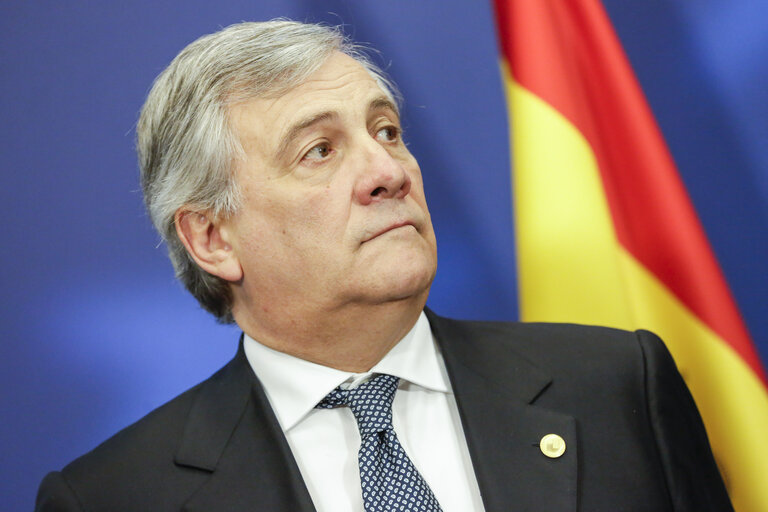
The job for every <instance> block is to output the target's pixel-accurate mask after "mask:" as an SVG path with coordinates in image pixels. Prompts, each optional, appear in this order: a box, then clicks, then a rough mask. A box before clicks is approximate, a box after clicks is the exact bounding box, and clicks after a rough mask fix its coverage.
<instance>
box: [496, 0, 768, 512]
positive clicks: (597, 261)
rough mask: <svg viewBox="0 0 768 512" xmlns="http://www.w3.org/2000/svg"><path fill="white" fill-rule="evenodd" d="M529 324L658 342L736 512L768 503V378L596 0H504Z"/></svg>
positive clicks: (524, 308)
mask: <svg viewBox="0 0 768 512" xmlns="http://www.w3.org/2000/svg"><path fill="white" fill-rule="evenodd" d="M495 6H496V14H497V23H498V29H499V39H500V48H501V52H502V75H503V80H504V85H505V90H506V95H507V102H508V106H509V115H510V132H511V140H510V142H511V145H512V161H513V173H512V174H513V178H512V183H513V198H514V215H515V230H516V239H517V250H518V273H519V283H520V290H519V294H520V308H521V312H520V313H521V314H520V316H521V319H523V320H526V321H565V322H578V323H593V324H601V325H608V326H613V327H620V328H625V329H637V328H645V329H650V330H653V331H655V332H656V333H658V334H659V335H660V336H661V337H662V338H663V339H664V340H665V341H666V343H667V345H668V346H669V349H670V351H671V352H672V354H673V356H674V358H675V361H676V363H677V365H678V368H679V369H680V371H681V373H682V374H683V376H684V378H685V380H686V382H687V383H688V386H689V388H690V389H691V392H692V394H693V396H694V398H695V400H696V403H697V405H698V406H699V409H700V411H701V413H702V416H703V418H704V423H705V425H706V427H707V431H708V433H709V436H710V442H711V444H712V448H713V451H714V453H715V457H716V459H717V461H718V464H719V466H720V468H721V471H722V473H723V476H724V479H725V481H726V485H727V487H728V490H729V493H730V495H731V499H732V500H733V503H734V507H735V508H736V510H737V511H738V512H758V511H765V510H768V487H767V486H766V485H765V477H766V475H768V440H766V438H765V429H766V427H768V386H767V385H766V383H768V380H766V374H765V369H764V368H763V367H762V364H761V362H760V359H759V357H758V355H757V352H756V350H755V347H754V344H753V342H752V339H751V338H750V335H749V332H748V331H747V329H746V326H745V324H744V321H743V320H742V318H741V315H740V313H739V310H738V307H737V305H736V302H735V301H734V299H733V297H732V295H731V293H730V291H729V288H728V285H727V283H726V280H725V278H724V276H723V273H722V271H721V270H720V267H719V265H718V263H717V260H716V258H715V255H714V253H713V251H712V249H711V247H710V245H709V242H708V241H707V238H706V235H705V233H704V230H703V228H702V226H701V223H700V222H699V219H698V216H697V214H696V211H695V209H694V207H693V205H692V203H691V201H690V199H689V197H688V194H687V191H686V189H685V186H684V184H683V182H682V180H681V179H680V176H679V174H678V171H677V168H676V166H675V163H674V161H673V159H672V156H671V154H670V152H669V150H668V148H667V146H666V143H665V142H664V139H663V136H662V134H661V131H660V130H659V128H658V126H657V124H656V121H655V120H654V117H653V113H652V112H651V110H650V107H649V106H648V104H647V102H646V100H645V98H644V96H643V93H642V90H641V88H640V86H639V84H638V82H637V80H636V78H635V76H634V73H633V71H632V68H631V66H630V64H629V61H628V60H627V58H626V56H625V54H624V52H623V49H622V47H621V44H620V42H619V40H618V38H617V36H616V34H615V32H614V30H613V27H612V25H611V23H610V20H609V19H608V16H607V14H606V13H605V10H604V9H603V6H602V5H601V3H600V1H599V0H557V1H555V0H496V1H495Z"/></svg>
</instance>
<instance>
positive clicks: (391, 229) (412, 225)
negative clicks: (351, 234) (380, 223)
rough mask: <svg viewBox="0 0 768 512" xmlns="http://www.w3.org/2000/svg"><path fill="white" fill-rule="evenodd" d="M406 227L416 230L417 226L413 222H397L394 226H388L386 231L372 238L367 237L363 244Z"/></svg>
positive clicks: (381, 231)
mask: <svg viewBox="0 0 768 512" xmlns="http://www.w3.org/2000/svg"><path fill="white" fill-rule="evenodd" d="M406 226H411V227H413V228H414V229H415V228H416V226H415V224H414V223H413V222H411V221H409V220H405V221H402V222H395V223H394V224H390V225H389V226H387V227H386V228H384V229H381V230H379V231H376V232H375V233H374V234H372V235H371V236H369V237H366V238H365V239H363V242H362V243H365V242H368V241H369V240H373V239H374V238H377V237H379V236H381V235H383V234H384V233H389V232H390V231H394V230H395V229H400V228H403V227H406Z"/></svg>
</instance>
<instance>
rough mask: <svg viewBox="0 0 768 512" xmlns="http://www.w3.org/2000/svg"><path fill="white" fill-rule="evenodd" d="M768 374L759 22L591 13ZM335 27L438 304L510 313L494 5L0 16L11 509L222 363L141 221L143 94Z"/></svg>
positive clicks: (671, 13)
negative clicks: (173, 64)
mask: <svg viewBox="0 0 768 512" xmlns="http://www.w3.org/2000/svg"><path fill="white" fill-rule="evenodd" d="M604 3H605V5H606V8H607V10H608V12H609V14H610V16H611V18H612V20H613V22H614V24H615V26H616V28H617V31H618V33H619V36H620V38H621V40H622V42H623V44H624V46H625V49H626V51H627V53H628V55H629V58H630V60H631V62H632V64H633V66H634V67H635V70H636V72H637V74H638V77H639V79H640V82H641V83H642V85H643V88H644V90H645V92H646V94H647V96H648V99H649V101H650V103H651V106H652V108H653V110H654V112H655V114H656V116H657V118H658V120H659V123H660V125H661V128H662V131H663V132H664V135H665V137H666V138H667V141H668V143H669V145H670V148H671V150H672V153H673V155H674V157H675V160H676V162H677V164H678V166H679V168H680V172H681V174H682V176H683V179H684V181H685V183H686V185H687V187H688V189H689V192H690V194H691V197H692V199H693V202H694V204H695V205H696V207H697V210H698V212H699V215H700V217H701V219H702V222H703V223H704V226H705V229H706V231H707V234H708V235H709V237H710V240H711V242H712V244H713V247H714V249H715V252H716V253H717V256H718V258H719V260H720V262H721V264H722V266H723V269H724V271H725V274H726V276H727V279H728V281H729V283H730V285H731V287H732V290H733V292H734V294H735V297H736V299H737V302H738V304H739V306H740V308H741V310H742V312H743V314H744V316H745V319H746V322H747V324H748V327H749V329H750V331H751V333H752V335H753V337H754V338H755V341H756V342H757V343H758V346H759V349H760V351H761V354H762V357H763V360H768V315H766V314H765V304H766V303H768V275H767V274H766V272H765V261H766V257H768V229H767V228H768V151H767V150H766V144H765V143H764V141H766V140H768V123H766V122H765V120H766V119H768V92H766V91H767V90H768V87H766V86H767V84H768V26H767V25H768V5H767V4H766V3H765V2H763V1H762V0H699V1H697V2H675V1H672V0H646V1H643V2H626V1H623V0H609V1H606V2H604ZM277 16H287V17H290V18H294V19H298V20H307V21H326V22H330V23H333V24H338V23H343V24H345V25H346V28H347V31H348V32H349V33H350V34H351V35H352V36H353V37H354V38H355V39H356V40H358V41H361V42H368V43H370V44H372V45H373V46H374V47H376V48H378V49H379V50H381V52H382V57H381V60H380V62H381V63H382V64H383V65H384V66H385V67H387V69H388V71H389V72H390V74H391V75H392V76H393V77H394V78H395V80H396V81H397V83H398V84H399V85H400V87H401V89H402V91H403V93H404V95H405V98H406V102H405V107H404V113H405V116H404V121H405V129H406V137H407V140H408V141H409V143H410V147H411V149H412V151H413V153H414V154H415V155H416V157H417V158H418V159H419V162H420V163H421V167H422V171H423V173H424V176H425V182H426V189H427V197H428V200H429V202H430V207H431V211H432V214H433V219H434V223H435V228H436V231H437V235H438V241H439V247H440V249H439V257H440V264H439V266H440V268H439V271H438V277H437V279H436V281H435V284H434V287H433V291H432V295H431V298H430V305H431V306H432V307H433V308H434V309H435V310H437V311H438V312H439V313H442V314H447V315H452V316H457V317H464V318H486V319H515V318H516V317H517V299H516V280H515V275H514V269H515V253H514V240H513V236H514V234H513V231H512V224H511V199H510V195H511V194H510V184H509V156H508V148H507V140H508V139H507V125H506V107H505V104H504V98H503V94H502V89H501V80H500V77H499V71H498V57H497V55H498V53H497V47H496V41H495V30H494V27H493V19H492V11H491V8H490V5H489V4H487V3H485V2H477V1H474V0H460V1H450V2H449V1H445V0H442V1H438V0H420V1H418V2H410V1H409V2H406V1H401V2H361V1H352V0H349V1H317V0H315V1H308V0H307V1H299V0H296V1H288V0H283V1H277V0H272V1H259V2H253V1H251V2H247V1H234V0H221V1H218V2H207V1H202V0H187V1H183V2H182V1H175V2H173V1H169V2H150V1H147V0H134V1H132V2H125V3H117V2H114V3H113V2H88V3H87V2H74V1H73V2H66V3H65V2H52V1H50V2H43V1H38V2H11V1H9V2H3V4H2V6H1V7H0V112H1V113H2V123H0V169H2V177H3V184H2V187H1V188H0V194H2V201H0V208H1V209H2V216H1V217H0V218H2V219H4V220H3V228H2V231H1V233H2V238H0V240H1V242H0V251H1V259H0V261H1V262H2V264H1V265H0V285H1V286H2V298H1V299H0V300H1V301H2V302H0V307H1V308H2V313H1V318H2V343H1V344H0V362H1V364H2V371H1V372H0V386H1V389H2V391H1V392H0V407H1V408H0V410H1V411H2V415H3V416H2V421H0V442H1V445H0V446H1V447H2V452H0V453H1V458H0V460H2V466H1V467H2V472H3V474H2V478H0V486H2V487H1V488H0V502H1V503H2V508H3V510H9V511H13V510H19V511H20V510H29V509H30V508H31V507H32V503H33V501H34V494H35V490H36V487H37V484H38V482H39V480H40V479H41V478H42V477H43V475H44V474H45V473H46V472H47V471H48V470H51V469H56V468H60V467H61V466H63V465H64V464H65V463H67V462H68V461H69V460H71V459H72V458H74V457H76V456H77V455H80V454H81V453H83V452H85V451H87V450H89V449H90V448H92V447H94V446H95V445H96V444H97V443H98V442H99V441H101V440H103V439H105V438H106V437H108V436H109V435H111V434H112V433H114V432H115V431H117V430H118V429H120V428H122V427H124V426H126V425H127V424H129V423H131V422H133V421H135V420H136V419H138V418H139V417H141V416H142V415H144V414H145V413H146V412H148V411H149V410H151V409H152V408H154V407H156V406H158V405H160V404H161V403H163V402H165V401H166V400H168V399H170V398H172V397H173V396H175V395H176V394H178V393H180V392H181V391H183V390H184V389H186V388H188V387H189V386H191V385H193V384H195V383H197V382H198V381H200V380H202V379H204V378H205V377H206V376H208V375H209V374H210V373H212V372H213V371H214V370H216V369H217V368H218V367H219V366H220V365H222V364H223V363H224V362H225V361H226V360H228V359H229V358H230V357H231V356H232V354H233V353H234V351H235V348H236V341H237V336H238V331H237V330H236V329H235V328H232V327H222V326H218V325H216V324H215V322H214V321H213V319H212V318H210V317H209V316H208V315H206V314H205V313H203V312H202V311H201V310H200V309H199V308H198V306H197V304H196V302H195V301H194V300H193V299H192V298H191V297H190V296H188V295H187V294H186V293H185V292H184V291H183V290H182V288H181V286H180V285H178V284H177V283H176V282H175V281H174V278H173V273H172V270H171V267H170V264H169V263H168V261H167V259H166V256H165V250H164V248H163V247H162V246H158V241H159V239H158V236H157V235H156V234H155V233H154V232H153V230H152V228H151V225H150V223H149V220H148V218H147V216H146V214H145V213H144V210H143V206H142V199H141V194H140V192H139V185H138V172H137V165H136V160H135V155H134V152H133V141H134V136H135V133H134V125H135V123H136V119H137V115H138V111H139V109H140V107H141V105H142V102H143V99H144V97H145V95H146V93H147V91H148V89H149V86H150V84H151V82H152V80H153V78H154V77H155V76H156V75H157V74H158V73H159V72H160V71H161V70H162V69H163V68H164V66H166V65H167V64H168V62H170V60H171V59H172V58H173V57H174V55H175V54H176V53H177V52H178V51H179V50H181V48H182V47H183V46H185V45H186V44H187V43H189V42H191V41H192V40H194V39H195V38H197V37H198V36H200V35H202V34H204V33H209V32H212V31H215V30H217V29H218V28H219V27H222V26H226V25H229V24H231V23H234V22H238V21H242V20H263V19H269V18H272V17H277Z"/></svg>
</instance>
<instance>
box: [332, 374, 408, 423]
mask: <svg viewBox="0 0 768 512" xmlns="http://www.w3.org/2000/svg"><path fill="white" fill-rule="evenodd" d="M399 380H400V379H398V378H397V377H393V376H392V375H386V374H380V375H377V376H376V377H374V378H372V379H371V380H369V381H368V382H365V383H363V384H361V385H359V386H358V387H356V388H354V389H341V388H340V387H338V388H336V389H334V390H333V391H331V392H330V393H328V395H327V396H326V397H325V398H324V399H323V400H322V401H321V402H320V403H319V404H317V407H318V408H320V409H331V408H333V407H339V406H342V405H347V406H349V408H350V409H351V410H352V414H353V415H354V416H355V419H356V420H357V427H358V428H359V429H360V436H361V437H363V436H366V435H369V434H373V433H376V432H381V431H383V430H388V429H391V428H392V400H393V399H394V398H395V391H397V383H398V382H399Z"/></svg>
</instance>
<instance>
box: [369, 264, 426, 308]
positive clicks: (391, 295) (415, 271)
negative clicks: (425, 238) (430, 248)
mask: <svg viewBox="0 0 768 512" xmlns="http://www.w3.org/2000/svg"><path fill="white" fill-rule="evenodd" d="M369 276H370V277H371V278H372V279H366V280H365V281H367V283H366V284H367V285H366V286H365V288H366V289H365V290H362V292H363V293H365V294H367V295H368V296H369V297H370V298H371V299H373V301H375V302H379V303H383V302H392V301H399V300H407V299H416V300H419V299H423V300H426V296H427V293H428V292H429V287H430V286H431V285H432V280H433V279H434V277H435V264H434V263H433V262H432V261H413V260H411V261H405V262H402V261H401V262H399V263H398V264H395V265H392V266H391V267H389V268H387V269H380V270H379V271H378V272H375V274H369Z"/></svg>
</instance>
